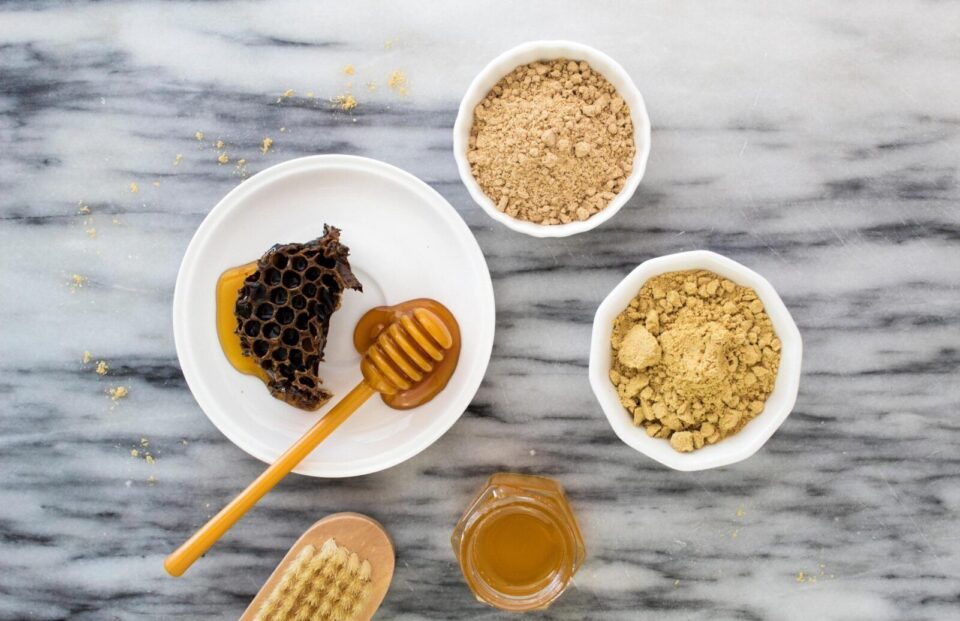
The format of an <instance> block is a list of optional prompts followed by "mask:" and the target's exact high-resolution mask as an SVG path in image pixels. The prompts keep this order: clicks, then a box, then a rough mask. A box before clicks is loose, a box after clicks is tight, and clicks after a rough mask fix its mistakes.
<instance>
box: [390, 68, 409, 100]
mask: <svg viewBox="0 0 960 621" xmlns="http://www.w3.org/2000/svg"><path fill="white" fill-rule="evenodd" d="M387 86H389V87H390V88H391V89H392V90H394V91H396V92H397V93H399V94H400V95H401V96H404V95H406V94H407V74H406V73H404V72H403V71H400V70H397V71H394V72H392V73H391V74H390V77H389V78H388V79H387Z"/></svg>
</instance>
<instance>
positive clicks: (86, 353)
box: [81, 351, 93, 364]
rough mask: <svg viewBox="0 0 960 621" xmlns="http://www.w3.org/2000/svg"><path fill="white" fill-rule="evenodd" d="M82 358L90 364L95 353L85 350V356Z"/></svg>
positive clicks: (85, 362) (84, 362)
mask: <svg viewBox="0 0 960 621" xmlns="http://www.w3.org/2000/svg"><path fill="white" fill-rule="evenodd" d="M81 360H82V361H83V364H90V361H91V360H93V354H91V353H90V352H89V351H84V352H83V358H81Z"/></svg>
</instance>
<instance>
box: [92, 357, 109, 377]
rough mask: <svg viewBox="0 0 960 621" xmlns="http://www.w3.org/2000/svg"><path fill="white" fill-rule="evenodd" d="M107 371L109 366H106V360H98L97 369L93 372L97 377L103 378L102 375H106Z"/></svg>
mask: <svg viewBox="0 0 960 621" xmlns="http://www.w3.org/2000/svg"><path fill="white" fill-rule="evenodd" d="M109 370H110V365H108V364H107V361H106V360H98V361H97V367H96V369H94V371H96V373H97V375H99V376H100V377H103V376H104V375H106V374H107V371H109Z"/></svg>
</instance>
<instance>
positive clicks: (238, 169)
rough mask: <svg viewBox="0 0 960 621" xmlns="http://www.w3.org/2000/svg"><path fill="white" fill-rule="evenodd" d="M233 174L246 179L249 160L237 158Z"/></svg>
mask: <svg viewBox="0 0 960 621" xmlns="http://www.w3.org/2000/svg"><path fill="white" fill-rule="evenodd" d="M233 174H235V175H238V176H240V177H241V178H244V179H245V178H246V177H247V160H245V159H243V158H240V159H239V160H237V165H236V166H234V168H233Z"/></svg>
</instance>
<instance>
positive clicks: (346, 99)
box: [330, 93, 357, 112]
mask: <svg viewBox="0 0 960 621" xmlns="http://www.w3.org/2000/svg"><path fill="white" fill-rule="evenodd" d="M330 103H332V104H333V105H335V106H337V107H338V108H340V109H341V110H343V111H344V112H350V111H351V110H353V109H354V108H356V107H357V100H356V99H355V98H354V97H353V95H351V94H350V93H344V94H343V95H337V96H336V97H334V98H333V99H331V100H330Z"/></svg>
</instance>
